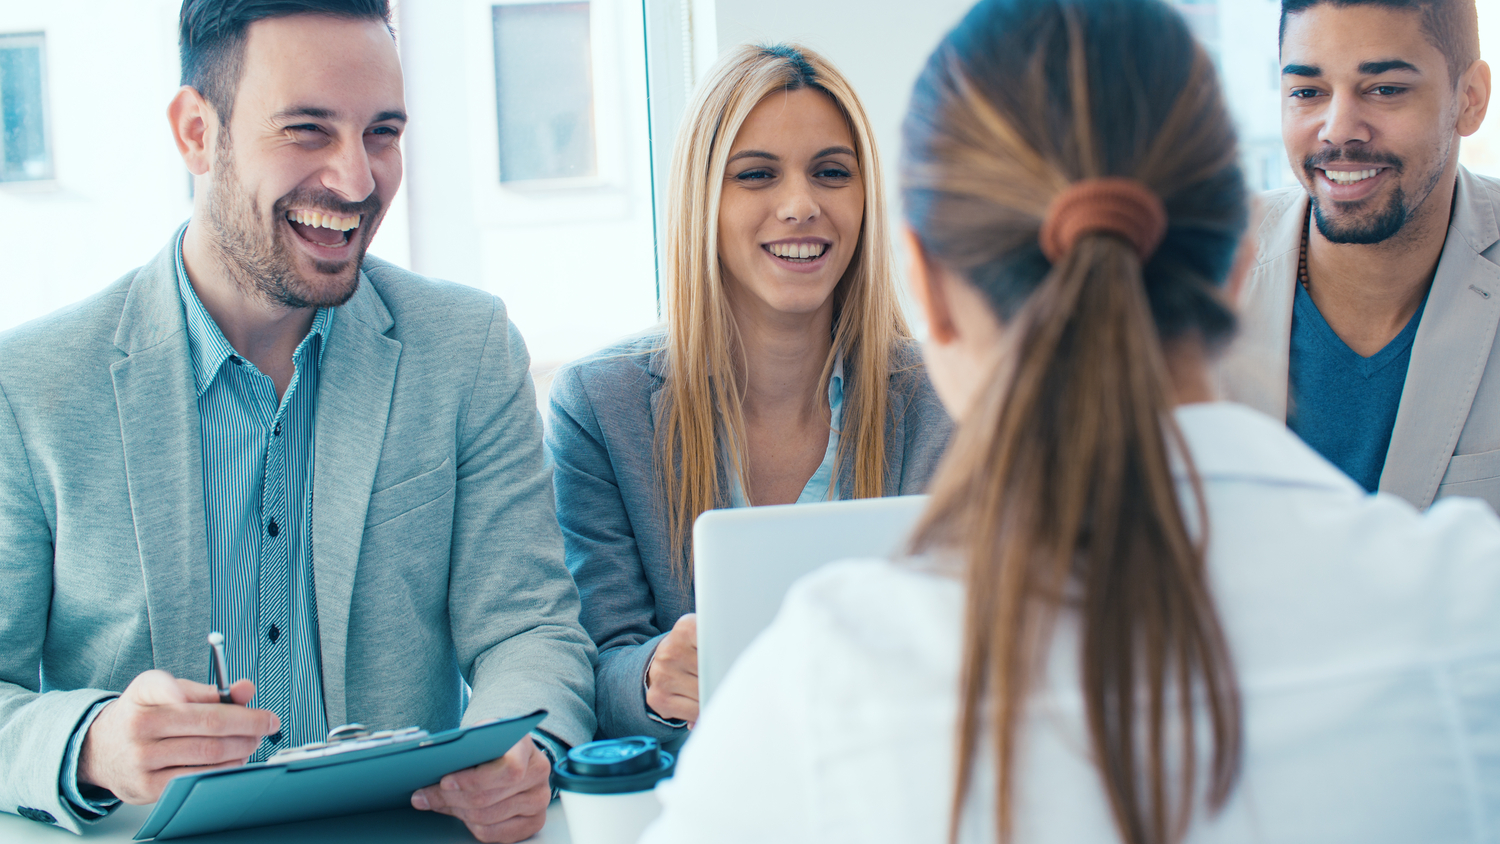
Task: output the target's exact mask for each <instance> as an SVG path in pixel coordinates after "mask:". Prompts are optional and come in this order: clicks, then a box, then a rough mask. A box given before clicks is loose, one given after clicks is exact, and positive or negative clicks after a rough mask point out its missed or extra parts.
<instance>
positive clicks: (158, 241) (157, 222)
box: [0, 0, 190, 328]
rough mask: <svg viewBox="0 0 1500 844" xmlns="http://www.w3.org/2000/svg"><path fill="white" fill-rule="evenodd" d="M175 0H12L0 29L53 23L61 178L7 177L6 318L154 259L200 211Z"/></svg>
mask: <svg viewBox="0 0 1500 844" xmlns="http://www.w3.org/2000/svg"><path fill="white" fill-rule="evenodd" d="M176 15H177V4H176V3H175V2H173V0H136V2H131V3H112V2H105V0H95V2H61V1H60V0H57V1H54V0H49V2H45V3H38V2H23V0H0V32H45V33H46V53H45V59H44V61H45V63H46V69H45V70H46V76H47V86H48V90H47V98H48V100H49V103H48V105H49V106H50V114H51V141H52V143H51V147H52V155H53V162H54V173H55V175H56V178H55V179H53V180H49V181H45V182H3V183H0V328H6V327H9V326H11V325H15V324H17V323H20V322H24V321H26V320H28V319H31V318H33V317H37V316H40V315H42V314H44V313H47V312H49V311H52V310H55V309H56V308H59V307H61V306H63V305H65V304H67V303H69V302H73V301H76V300H78V299H81V298H83V297H85V296H87V295H89V294H91V293H93V292H95V291H97V290H99V289H101V288H103V287H104V286H105V285H107V284H108V283H109V282H111V281H114V280H115V279H116V278H118V277H120V276H121V275H123V274H124V273H125V272H126V271H127V270H129V269H131V268H132V267H135V266H138V265H140V264H142V263H144V262H145V261H147V260H149V259H150V258H151V257H152V256H153V255H155V254H156V252H157V251H158V250H160V249H161V248H162V247H163V246H164V245H165V244H166V243H167V240H168V239H169V237H170V236H171V234H172V230H173V229H174V228H175V227H176V226H177V225H178V224H179V223H181V222H182V221H183V220H185V219H186V218H187V216H188V213H189V211H190V207H189V199H188V174H187V170H186V169H185V168H184V167H183V166H182V161H181V159H180V158H178V156H177V152H176V149H175V147H173V145H172V138H171V135H170V134H169V132H168V129H167V119H166V106H167V101H168V100H169V99H170V98H171V96H172V92H173V91H174V90H176V87H177V84H176V83H177V79H176V77H177V54H176V43H177V39H176V35H175V21H176Z"/></svg>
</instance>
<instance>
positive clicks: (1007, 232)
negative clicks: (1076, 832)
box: [902, 0, 1245, 844]
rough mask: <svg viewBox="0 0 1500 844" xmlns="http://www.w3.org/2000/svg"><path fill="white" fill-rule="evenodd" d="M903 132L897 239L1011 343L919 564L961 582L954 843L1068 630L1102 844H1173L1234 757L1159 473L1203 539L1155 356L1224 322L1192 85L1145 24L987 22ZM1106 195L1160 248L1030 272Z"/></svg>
mask: <svg viewBox="0 0 1500 844" xmlns="http://www.w3.org/2000/svg"><path fill="white" fill-rule="evenodd" d="M905 133H906V142H907V143H906V159H905V160H904V161H903V168H902V169H903V179H904V184H903V188H904V190H905V198H906V203H907V212H908V219H909V221H910V222H911V224H912V227H913V229H914V230H915V231H916V233H917V236H918V239H919V240H920V241H921V242H922V244H923V247H924V249H925V250H926V251H927V253H928V255H929V256H930V257H931V258H932V259H934V260H936V261H938V262H939V263H941V264H943V265H944V266H946V267H949V268H951V269H952V270H954V271H956V272H958V273H959V274H961V275H962V276H963V277H965V278H966V279H968V280H969V281H970V282H971V283H973V284H974V286H975V287H976V288H978V289H979V290H980V291H981V292H983V293H984V294H985V296H986V299H987V300H988V301H989V302H990V304H991V305H992V306H993V308H994V310H995V312H996V314H997V316H999V317H1000V318H1001V320H1002V321H1004V323H1005V325H1006V343H1007V349H1006V350H1005V353H1004V354H1003V355H1002V356H1001V361H1002V362H1001V363H1000V364H999V365H998V366H999V369H998V370H997V371H996V372H995V373H994V374H993V377H992V378H991V379H990V381H989V384H988V386H987V388H986V389H985V390H984V392H983V394H982V396H980V397H979V398H978V399H977V401H976V402H975V404H974V406H973V407H972V408H971V410H970V411H969V413H968V415H967V417H966V418H964V419H962V420H960V425H959V429H958V432H957V434H956V435H955V438H954V441H953V443H952V445H951V446H950V449H949V453H948V456H947V458H946V459H945V461H944V464H943V466H942V468H941V469H940V471H939V475H938V477H937V479H936V480H935V481H934V489H933V501H932V505H931V507H930V509H929V510H928V512H927V514H926V516H925V518H924V521H923V524H922V525H921V527H920V528H919V531H918V534H917V539H916V541H915V543H914V547H915V550H917V551H921V552H925V553H939V554H951V553H956V554H957V555H959V557H960V558H961V559H962V560H963V562H964V564H965V569H964V571H965V580H966V585H967V596H968V598H967V600H968V605H967V608H966V621H965V630H966V633H965V643H964V654H963V661H962V663H961V664H962V676H961V680H960V682H961V687H960V702H961V710H960V718H959V728H958V736H957V741H958V772H957V773H958V776H957V789H956V791H955V794H954V803H953V819H952V827H951V829H950V836H951V837H952V838H953V839H955V840H956V838H957V834H958V826H959V816H960V812H961V809H962V808H963V806H964V804H965V803H966V798H967V797H968V792H969V790H970V788H971V786H972V784H973V782H974V776H973V768H974V765H975V760H976V758H977V757H978V755H979V742H980V740H981V737H983V736H986V735H988V736H990V737H992V739H993V741H994V743H995V744H994V747H995V759H996V764H997V766H998V777H997V783H998V794H997V807H998V808H997V818H996V828H997V833H998V837H999V840H1000V841H1002V842H1004V841H1008V840H1009V839H1010V834H1011V828H1012V825H1013V815H1014V802H1013V795H1014V790H1015V780H1016V776H1017V769H1018V764H1017V762H1018V758H1019V751H1020V745H1019V742H1020V739H1021V737H1022V731H1021V729H1020V727H1021V725H1022V723H1024V721H1023V719H1024V715H1025V704H1026V700H1027V697H1028V694H1029V692H1030V687H1031V684H1032V680H1033V677H1034V676H1035V675H1036V673H1037V669H1038V666H1039V664H1040V662H1041V660H1042V659H1043V658H1044V656H1045V654H1046V652H1047V649H1048V646H1049V640H1050V634H1051V631H1052V629H1053V628H1054V626H1055V624H1056V622H1057V619H1058V617H1059V614H1060V613H1068V614H1070V615H1075V616H1076V617H1077V619H1078V621H1079V627H1080V634H1081V635H1080V643H1081V649H1082V652H1081V654H1080V660H1079V664H1080V666H1081V675H1082V676H1081V678H1080V679H1081V687H1082V690H1083V696H1084V702H1085V710H1086V716H1087V722H1088V729H1089V735H1090V740H1091V743H1092V749H1093V755H1094V761H1095V764H1096V766H1097V768H1098V772H1099V776H1100V779H1101V780H1102V784H1103V786H1104V791H1105V793H1106V795H1107V796H1108V800H1109V803H1110V806H1111V809H1112V812H1113V816H1114V819H1115V824H1116V826H1117V828H1118V830H1119V833H1120V836H1121V838H1122V839H1123V840H1124V841H1126V842H1129V844H1166V842H1175V841H1179V840H1180V839H1181V838H1182V837H1183V836H1184V835H1185V834H1186V832H1187V829H1188V824H1189V821H1190V819H1191V817H1192V813H1193V809H1194V804H1195V802H1196V800H1197V799H1198V798H1200V797H1206V798H1207V802H1208V805H1209V806H1210V807H1211V808H1218V807H1220V806H1222V805H1223V803H1224V802H1225V801H1226V800H1227V799H1228V796H1229V794H1230V792H1231V790H1232V788H1233V786H1234V782H1235V777H1236V773H1237V771H1238V766H1239V759H1240V753H1241V725H1240V711H1239V700H1238V692H1237V687H1236V683H1235V677H1234V670H1233V665H1232V663H1231V660H1230V654H1229V650H1228V646H1227V643H1226V641H1225V637H1224V632H1223V629H1222V627H1221V626H1220V623H1219V619H1218V616H1217V613H1216V612H1215V609H1214V604H1213V600H1212V596H1211V595H1210V592H1209V587H1208V583H1207V581H1206V574H1205V568H1204V558H1203V546H1202V545H1201V544H1199V543H1195V542H1194V540H1193V537H1192V534H1191V533H1190V531H1189V528H1188V520H1187V519H1186V518H1185V514H1184V512H1183V509H1182V507H1181V505H1180V504H1179V497H1178V486H1177V483H1176V481H1175V480H1174V477H1173V470H1172V460H1173V457H1172V456H1173V455H1174V454H1175V455H1176V456H1177V458H1178V459H1181V460H1183V461H1184V463H1185V464H1186V465H1187V468H1188V471H1189V474H1190V476H1191V477H1193V478H1194V482H1193V489H1194V491H1195V493H1197V506H1196V508H1195V509H1196V512H1195V513H1194V516H1195V517H1196V519H1197V521H1198V522H1199V523H1200V525H1201V522H1202V519H1203V516H1204V511H1203V504H1202V496H1201V492H1198V489H1197V483H1196V476H1193V475H1191V462H1190V460H1188V455H1187V452H1186V449H1185V448H1184V445H1183V442H1182V437H1181V434H1180V432H1179V431H1178V430H1177V428H1176V426H1175V424H1174V422H1173V420H1172V416H1171V410H1172V407H1173V398H1172V387H1171V381H1170V378H1169V375H1168V372H1167V368H1166V363H1165V356H1164V353H1163V349H1162V346H1163V342H1164V341H1170V340H1176V339H1179V338H1191V339H1194V340H1197V341H1202V342H1205V343H1208V344H1212V343H1214V342H1217V341H1219V340H1221V339H1223V338H1224V337H1225V336H1226V335H1227V334H1228V332H1229V330H1230V329H1231V327H1232V324H1233V321H1232V317H1231V316H1230V315H1229V314H1228V312H1227V311H1226V310H1225V309H1224V307H1223V305H1222V302H1221V300H1220V299H1219V297H1218V296H1217V295H1216V294H1215V292H1214V288H1215V286H1216V285H1217V284H1219V283H1222V281H1223V279H1224V278H1225V276H1226V275H1227V273H1228V269H1229V266H1230V264H1231V261H1232V256H1233V252H1234V247H1235V243H1236V242H1237V240H1238V237H1239V233H1240V232H1241V231H1242V230H1243V228H1244V225H1245V191H1244V186H1243V183H1242V180H1241V179H1240V176H1239V173H1238V169H1237V167H1236V165H1235V163H1234V162H1235V152H1234V146H1235V144H1234V135H1233V130H1232V129H1231V128H1230V123H1229V120H1228V116H1227V114H1225V112H1224V109H1223V106H1222V102H1221V101H1220V98H1219V94H1218V92H1217V87H1216V83H1215V81H1214V77H1213V72H1212V68H1211V66H1210V65H1209V63H1208V59H1207V57H1206V56H1205V55H1204V54H1203V52H1202V50H1201V49H1200V48H1198V47H1197V46H1196V45H1195V44H1194V43H1193V41H1192V39H1191V36H1190V35H1189V34H1188V33H1187V30H1186V28H1185V27H1184V26H1183V25H1182V22H1181V21H1180V19H1178V18H1177V17H1176V15H1175V13H1173V12H1171V11H1170V10H1169V9H1167V8H1166V7H1165V6H1163V5H1162V4H1161V3H1159V2H1155V0H1088V2H1068V0H987V2H982V3H981V4H980V5H979V6H977V7H976V8H975V9H974V10H973V11H971V12H970V14H969V15H968V17H966V18H965V20H964V21H963V22H962V23H961V24H960V25H959V27H958V28H957V29H955V30H954V32H953V33H951V34H950V35H949V36H948V38H947V39H946V40H945V41H944V43H943V44H942V45H941V46H940V47H939V50H938V52H937V54H935V55H934V57H933V59H932V60H931V62H930V63H929V65H928V67H927V69H926V70H925V72H924V73H923V75H922V77H921V79H920V80H919V82H918V85H917V90H916V92H915V94H914V96H913V104H912V110H911V113H910V114H909V115H908V118H907V123H906V126H905ZM1106 176H1113V177H1127V178H1130V179H1133V180H1136V181H1137V182H1140V183H1144V184H1145V185H1146V186H1147V187H1149V188H1150V189H1151V191H1152V192H1154V193H1155V194H1156V195H1157V196H1160V197H1161V198H1162V200H1163V201H1164V203H1165V208H1166V210H1167V216H1168V218H1167V223H1168V226H1167V229H1166V235H1165V238H1164V239H1163V240H1162V242H1161V245H1160V246H1159V247H1158V248H1156V249H1155V251H1154V252H1150V253H1149V259H1148V260H1146V261H1145V262H1144V265H1143V260H1142V257H1141V255H1140V254H1138V253H1139V250H1138V246H1137V245H1136V244H1135V243H1132V242H1131V241H1130V240H1128V239H1127V238H1125V237H1122V236H1120V235H1118V234H1112V233H1109V232H1107V231H1099V230H1095V231H1092V232H1085V233H1083V234H1082V235H1081V236H1079V237H1077V238H1076V239H1073V240H1072V241H1071V248H1069V249H1066V251H1065V252H1064V254H1061V255H1059V256H1058V257H1057V261H1056V262H1055V263H1053V262H1051V261H1049V260H1048V259H1047V258H1046V256H1045V255H1043V254H1042V252H1041V249H1040V247H1039V245H1038V237H1039V233H1040V229H1041V227H1042V222H1043V220H1044V218H1045V216H1046V212H1047V209H1048V207H1049V205H1050V204H1051V203H1052V201H1053V200H1054V199H1055V198H1056V197H1057V196H1058V195H1059V194H1061V193H1062V192H1063V191H1064V190H1066V189H1067V188H1068V186H1069V185H1070V184H1072V183H1075V182H1077V181H1079V180H1083V179H1094V178H1099V177H1106ZM1204 530H1206V525H1202V526H1201V528H1200V530H1199V531H1198V534H1199V539H1200V541H1201V539H1202V537H1203V536H1204V533H1203V531H1204ZM1195 701H1198V702H1200V703H1201V705H1202V707H1203V710H1202V712H1203V714H1205V715H1206V716H1207V719H1206V723H1207V724H1208V727H1207V730H1206V732H1207V733H1208V735H1207V739H1208V740H1209V742H1210V745H1211V753H1210V755H1209V757H1208V758H1209V764H1208V772H1207V774H1208V776H1207V781H1206V784H1205V785H1206V788H1204V787H1203V785H1200V784H1199V779H1200V778H1199V776H1198V770H1197V768H1198V764H1197V763H1198V762H1199V760H1200V758H1202V755H1201V753H1200V746H1201V742H1202V740H1203V739H1204V736H1201V735H1200V732H1202V731H1203V730H1202V728H1200V727H1199V726H1198V723H1199V722H1198V720H1197V719H1196V713H1197V712H1198V711H1199V710H1198V709H1197V708H1196V707H1195Z"/></svg>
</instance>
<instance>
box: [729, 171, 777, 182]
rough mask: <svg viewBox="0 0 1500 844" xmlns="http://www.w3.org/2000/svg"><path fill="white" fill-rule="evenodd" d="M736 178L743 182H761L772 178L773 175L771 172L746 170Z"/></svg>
mask: <svg viewBox="0 0 1500 844" xmlns="http://www.w3.org/2000/svg"><path fill="white" fill-rule="evenodd" d="M735 178H736V179H738V180H739V181H741V182H759V181H763V180H765V179H769V178H772V174H771V171H769V170H746V171H745V172H743V173H741V174H739V175H738V176H735Z"/></svg>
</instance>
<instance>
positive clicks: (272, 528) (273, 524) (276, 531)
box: [266, 519, 281, 536]
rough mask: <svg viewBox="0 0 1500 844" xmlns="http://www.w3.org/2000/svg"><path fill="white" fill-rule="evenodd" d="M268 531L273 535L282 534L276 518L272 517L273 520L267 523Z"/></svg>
mask: <svg viewBox="0 0 1500 844" xmlns="http://www.w3.org/2000/svg"><path fill="white" fill-rule="evenodd" d="M266 533H269V534H271V535H272V536H277V535H278V534H280V533H281V528H279V527H277V525H276V520H275V519H272V520H271V521H270V522H269V523H268V524H267V525H266Z"/></svg>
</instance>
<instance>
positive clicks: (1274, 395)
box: [1220, 0, 1500, 509]
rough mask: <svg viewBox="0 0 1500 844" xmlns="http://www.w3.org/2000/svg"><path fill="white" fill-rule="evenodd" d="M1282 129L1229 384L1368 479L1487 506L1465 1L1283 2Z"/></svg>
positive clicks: (1496, 294)
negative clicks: (1273, 188) (1281, 160)
mask: <svg viewBox="0 0 1500 844" xmlns="http://www.w3.org/2000/svg"><path fill="white" fill-rule="evenodd" d="M1280 63H1281V65H1282V93H1283V99H1282V103H1283V106H1282V136H1283V139H1284V141H1285V144H1286V148H1287V155H1288V157H1289V158H1290V160H1291V163H1292V169H1293V171H1294V172H1296V174H1297V178H1298V180H1299V181H1300V182H1301V183H1302V184H1301V187H1297V188H1289V189H1286V190H1282V191H1277V192H1275V193H1272V194H1270V195H1269V196H1267V197H1266V199H1265V211H1266V217H1265V220H1264V222H1263V223H1262V225H1261V227H1260V230H1259V241H1260V243H1259V252H1258V255H1257V257H1256V265H1255V266H1254V269H1253V271H1252V272H1251V273H1250V275H1249V277H1248V278H1247V279H1246V282H1245V286H1244V289H1243V291H1242V292H1241V295H1240V316H1241V330H1240V334H1239V337H1238V338H1237V340H1236V341H1235V345H1234V347H1233V348H1232V349H1231V350H1230V352H1229V353H1228V354H1227V355H1226V356H1225V358H1224V361H1223V364H1222V368H1221V373H1220V374H1221V387H1222V389H1223V392H1224V394H1225V395H1226V397H1227V398H1230V399H1232V400H1235V401H1239V402H1243V403H1245V404H1248V405H1250V406H1252V407H1255V408H1256V409H1258V410H1261V411H1262V412H1264V413H1267V414H1270V415H1272V416H1275V417H1277V418H1281V419H1286V420H1287V422H1288V425H1289V426H1290V427H1291V428H1292V429H1293V430H1294V431H1296V432H1297V433H1298V434H1299V435H1301V436H1302V437H1303V438H1304V439H1305V440H1307V441H1308V442H1309V444H1311V445H1312V446H1313V447H1314V448H1315V449H1317V450H1318V451H1319V452H1320V453H1322V454H1323V455H1324V456H1325V457H1327V458H1329V459H1330V461H1331V462H1333V463H1334V464H1335V465H1338V466H1339V468H1341V469H1343V470H1344V471H1345V472H1346V473H1348V474H1349V475H1350V476H1351V477H1353V478H1355V480H1357V481H1359V482H1360V483H1362V484H1363V485H1364V486H1365V488H1366V489H1369V490H1371V491H1375V490H1376V489H1378V490H1381V491H1385V492H1390V493H1394V494H1396V495H1399V496H1401V497H1402V498H1405V499H1406V500H1408V501H1410V502H1411V503H1412V504H1413V505H1415V506H1417V507H1421V508H1425V507H1427V506H1429V505H1430V504H1432V502H1433V501H1434V499H1436V498H1438V497H1441V496H1448V495H1463V496H1473V497H1478V498H1483V499H1485V500H1486V501H1488V502H1489V503H1490V505H1491V506H1492V507H1495V508H1497V509H1500V345H1497V344H1496V343H1495V333H1496V331H1495V330H1496V326H1497V325H1500V222H1497V221H1500V181H1497V180H1495V179H1491V178H1486V177H1484V176H1480V175H1476V174H1474V173H1471V172H1469V171H1468V170H1467V169H1465V168H1464V167H1462V166H1461V165H1460V164H1459V163H1458V152H1459V141H1460V138H1462V137H1465V136H1468V135H1471V134H1473V133H1474V132H1475V131H1476V130H1478V128H1479V126H1480V124H1481V122H1482V121H1483V119H1484V115H1485V110H1486V107H1487V106H1488V102H1489V93H1490V83H1491V80H1490V69H1489V67H1488V66H1487V65H1486V64H1485V63H1484V62H1483V61H1481V60H1480V59H1479V38H1478V24H1477V16H1476V11H1475V6H1474V0H1283V3H1282V22H1281V61H1280Z"/></svg>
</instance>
